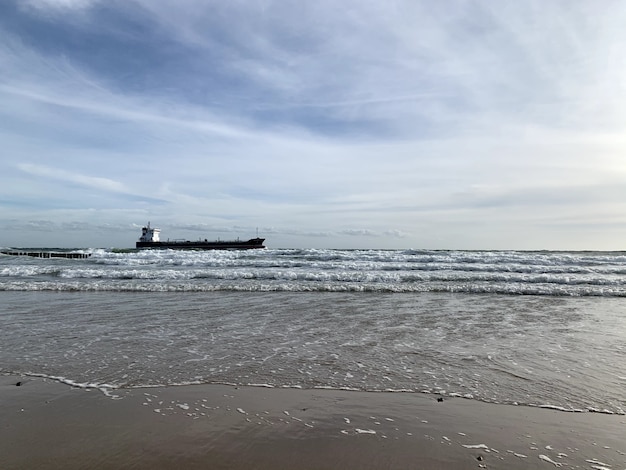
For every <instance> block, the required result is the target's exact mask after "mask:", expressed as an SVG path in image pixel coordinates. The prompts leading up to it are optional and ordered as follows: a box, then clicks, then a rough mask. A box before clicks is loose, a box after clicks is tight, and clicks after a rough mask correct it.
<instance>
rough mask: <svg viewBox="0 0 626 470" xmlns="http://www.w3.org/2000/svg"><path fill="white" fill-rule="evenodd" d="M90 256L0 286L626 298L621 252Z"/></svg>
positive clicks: (11, 267) (37, 266)
mask: <svg viewBox="0 0 626 470" xmlns="http://www.w3.org/2000/svg"><path fill="white" fill-rule="evenodd" d="M90 254H91V257H90V258H88V259H80V260H58V259H55V260H49V259H23V258H20V257H6V258H0V290H26V291H28V290H56V291H138V292H146V291H154V292H159V291H202V292H204V291H216V290H224V291H257V292H269V291H290V292H465V293H495V294H514V295H519V294H524V295H554V296H563V295H571V296H616V297H623V296H625V295H626V278H625V277H624V275H625V274H626V255H624V253H607V252H582V253H577V252H490V251H476V252H474V251H470V252H465V251H425V250H321V249H320V250H318V249H294V250H250V251H176V250H145V251H128V252H120V251H112V250H91V251H90ZM9 258H10V259H9Z"/></svg>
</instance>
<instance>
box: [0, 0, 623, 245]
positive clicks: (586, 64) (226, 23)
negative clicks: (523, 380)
mask: <svg viewBox="0 0 626 470" xmlns="http://www.w3.org/2000/svg"><path fill="white" fill-rule="evenodd" d="M624 20H626V6H625V5H623V4H622V3H620V2H613V1H610V2H607V3H606V4H605V5H604V6H603V8H598V7H597V6H596V5H592V4H590V3H588V2H584V1H573V2H568V3H567V4H564V3H561V2H550V3H546V2H542V1H538V0H536V1H535V0H524V1H520V2H505V3H502V2H490V1H480V0H476V1H471V2H467V1H461V0H458V1H456V0H453V1H450V2H444V3H433V2H426V1H402V0H399V1H395V2H382V1H376V0H366V1H362V0H359V1H357V0H348V1H347V2H341V3H337V2H331V1H329V0H321V1H319V2H314V3H310V2H309V3H302V2H300V3H298V2H283V1H281V2H278V1H272V0H268V1H263V2H243V1H232V2H212V3H211V4H207V3H206V2H204V1H201V0H180V1H168V0H129V1H127V2H102V1H95V0H94V1H88V0H73V1H72V0H58V1H53V0H39V1H35V0H29V1H23V2H17V1H9V2H4V3H3V4H2V5H0V67H2V70H3V74H2V76H0V99H1V100H2V103H3V106H2V107H1V108H0V138H1V139H2V141H3V158H2V159H0V171H1V173H0V200H3V201H6V203H4V204H2V203H0V220H5V221H8V220H23V221H24V223H27V220H31V219H32V220H38V221H41V220H49V219H51V218H59V217H62V218H63V219H64V220H65V221H66V222H67V223H79V224H94V222H93V221H91V220H90V219H91V218H94V217H98V218H103V217H105V218H106V219H107V220H106V221H103V222H106V223H107V224H109V225H108V226H115V227H132V224H133V223H137V222H139V223H141V222H142V221H143V219H146V220H148V219H149V220H153V221H154V222H155V223H157V222H156V221H157V220H160V221H161V223H160V224H161V225H164V226H165V225H166V224H169V225H170V226H171V228H172V229H174V228H176V227H179V228H180V229H181V230H183V227H185V226H187V227H188V228H189V227H193V226H197V227H206V228H207V229H213V230H216V231H219V230H232V231H234V232H238V231H239V232H241V235H243V236H245V235H246V233H245V232H247V231H249V230H253V229H254V228H255V227H257V226H258V227H266V229H267V230H268V231H271V233H272V234H273V237H274V239H275V240H277V242H276V243H278V244H284V245H289V246H295V245H307V244H316V243H320V240H325V241H324V243H325V244H327V245H329V246H333V244H334V245H335V246H344V245H345V246H356V245H357V244H358V243H359V240H361V241H362V242H363V243H362V244H367V243H388V244H389V246H390V247H391V246H401V245H402V246H418V245H423V246H430V247H432V246H435V247H450V246H458V247H476V246H478V245H481V246H480V247H487V248H489V247H499V246H500V245H499V244H501V243H511V244H514V245H516V246H519V247H526V246H527V245H526V243H527V240H530V239H531V237H524V236H523V235H521V234H522V233H524V231H532V232H533V233H535V236H533V237H532V240H533V243H534V244H536V243H539V241H541V240H545V244H544V245H543V246H541V247H558V246H557V245H559V243H561V242H562V241H563V240H568V243H569V246H575V245H576V243H577V242H576V234H575V233H572V231H571V230H570V229H569V228H568V229H563V231H561V232H558V230H557V229H556V228H554V227H551V228H550V230H547V231H546V230H545V227H546V221H547V220H550V219H552V220H561V218H564V220H565V219H567V218H568V217H574V218H575V219H576V221H577V223H578V221H579V222H580V224H583V225H584V221H585V220H587V221H588V229H589V231H592V230H593V229H592V227H596V226H598V227H599V226H603V227H605V226H607V225H606V224H608V226H613V227H615V226H619V223H617V222H616V225H611V224H612V222H611V221H612V220H616V219H613V218H611V217H610V214H611V213H614V214H617V213H621V212H623V210H624V209H625V207H624V203H622V202H621V201H623V200H624V198H623V196H624V194H623V191H622V190H621V188H622V187H626V185H625V183H626V166H624V164H623V151H624V149H625V148H626V141H625V138H624V137H623V135H624V134H623V129H624V126H625V124H626V112H625V111H624V110H625V109H626V108H625V107H624V106H623V105H624V103H625V102H626V89H625V88H624V87H623V85H622V82H623V80H622V77H623V75H624V72H626V64H625V63H624V61H623V59H622V57H623V56H624V54H623V52H624V45H625V44H626V33H624V32H623V23H624ZM46 195H48V196H46ZM50 195H53V196H50ZM53 200H54V201H53ZM38 201H41V202H38ZM52 202H54V204H52ZM94 211H96V213H94ZM576 211H579V213H584V214H585V215H584V216H582V218H578V217H576V216H575V214H576ZM594 213H595V214H605V216H603V217H600V218H598V217H596V216H594ZM137 219H140V220H139V221H138V220H137ZM13 226H16V225H15V224H13ZM42 226H43V227H45V224H44V225H42ZM565 226H568V227H571V225H568V224H566V223H565V222H564V227H565ZM55 227H56V229H57V230H60V226H59V225H56V226H55ZM267 227H269V228H267ZM189 230H191V229H189ZM620 230H621V229H619V230H618V229H616V231H615V232H611V233H607V234H606V235H605V236H604V238H603V237H602V236H600V235H599V236H598V237H596V238H595V240H596V242H594V243H597V244H598V245H597V247H598V248H602V247H604V246H606V247H609V245H611V244H613V245H611V247H614V244H617V243H618V242H619V241H620V240H622V239H623V235H626V234H625V233H623V232H622V231H620ZM503 233H504V234H508V235H506V236H503ZM392 234H395V235H393V236H392ZM207 235H210V234H207ZM543 236H545V238H542V237H543ZM133 239H134V236H133ZM373 240H374V241H375V242H374V241H373ZM581 240H583V239H581ZM602 240H605V241H602ZM588 241H589V238H588V237H587V238H584V243H587V242H588ZM0 243H1V242H0ZM581 243H583V241H581ZM533 247H537V246H535V245H533Z"/></svg>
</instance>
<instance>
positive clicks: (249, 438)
mask: <svg viewBox="0 0 626 470" xmlns="http://www.w3.org/2000/svg"><path fill="white" fill-rule="evenodd" d="M18 382H19V383H20V385H16V384H17V383H18ZM115 393H116V394H117V395H118V396H119V398H117V399H114V398H111V397H108V396H105V395H104V394H103V393H101V392H100V391H98V390H94V389H81V388H75V387H74V388H73V387H70V386H68V385H65V384H61V383H57V382H54V381H52V380H49V379H43V378H33V377H19V376H1V377H0V394H1V397H2V400H0V442H1V443H2V444H1V445H0V447H1V448H2V452H0V455H1V459H2V461H1V462H0V466H1V467H2V468H3V469H23V468H33V469H34V468H38V469H44V470H46V469H55V468H64V469H65V470H71V469H78V468H98V469H109V468H110V469H113V468H116V469H118V468H133V469H148V468H150V469H170V468H191V469H195V468H224V469H226V468H229V469H239V468H241V469H243V468H256V469H281V468H284V469H290V468H299V469H335V468H336V469H339V468H361V469H380V468H387V469H396V468H397V469H400V468H441V469H452V468H455V469H458V468H492V469H498V468H502V469H505V468H508V469H523V468H541V467H545V468H551V467H555V466H558V467H563V468H575V467H579V468H600V467H606V468H609V467H610V468H612V469H618V468H626V444H624V442H623V430H624V425H625V424H626V416H622V415H606V414H598V413H568V412H563V411H557V410H550V409H539V408H533V407H524V406H511V405H494V404H487V403H482V402H478V401H475V400H468V399H462V398H445V399H444V400H443V401H442V402H440V401H438V400H437V397H436V396H434V395H428V394H420V393H387V392H353V391H342V390H326V389H315V390H301V389H287V388H267V387H235V386H229V385H213V384H205V385H186V386H175V387H155V388H137V389H122V390H116V391H115ZM594 465H595V467H593V466H594Z"/></svg>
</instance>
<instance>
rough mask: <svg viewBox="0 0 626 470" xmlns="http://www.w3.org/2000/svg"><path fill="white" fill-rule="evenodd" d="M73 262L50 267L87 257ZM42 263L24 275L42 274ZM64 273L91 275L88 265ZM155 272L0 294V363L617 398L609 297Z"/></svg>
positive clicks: (516, 396) (148, 380) (284, 383)
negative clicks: (295, 285)
mask: <svg viewBox="0 0 626 470" xmlns="http://www.w3.org/2000/svg"><path fill="white" fill-rule="evenodd" d="M36 261H39V262H42V261H43V262H44V263H42V264H45V263H50V260H36ZM90 262H91V263H93V260H90ZM98 262H99V261H96V263H98ZM27 263H31V262H30V261H27ZM65 263H67V261H64V262H63V263H62V265H64V264H65ZM80 263H81V264H82V265H83V267H80V265H79V266H74V267H70V268H61V269H58V271H63V270H64V269H70V270H75V269H83V270H84V269H85V267H84V266H90V264H89V263H83V262H82V261H80ZM35 267H36V268H38V270H42V269H43V268H44V266H37V265H35ZM104 270H106V268H104ZM181 270H182V271H184V268H181ZM49 276H50V275H49V274H46V275H43V276H42V275H41V274H33V279H28V280H25V281H24V282H25V283H26V284H28V285H29V286H30V285H32V284H35V283H40V282H45V283H49V282H54V281H50V280H49ZM57 276H59V274H57ZM59 278H60V279H59V281H58V283H59V285H61V286H64V282H65V281H64V278H63V277H62V276H59ZM11 282H14V281H11ZM77 282H79V283H83V284H84V285H90V286H91V287H93V286H94V285H93V284H91V282H92V281H91V278H89V279H87V280H84V279H81V280H79V281H77ZM105 282H107V283H109V286H111V285H112V284H111V282H112V281H110V280H107V281H105ZM122 282H126V283H127V285H131V284H132V283H133V282H134V280H126V281H122ZM151 282H155V284H156V281H151ZM172 282H174V283H175V282H177V281H172ZM196 282H198V281H196ZM204 282H205V283H212V281H206V280H205V281H204ZM161 283H162V287H164V289H163V290H165V292H159V291H157V290H156V289H153V290H152V291H150V292H142V289H136V290H135V291H133V292H126V291H123V290H122V291H114V290H111V291H105V292H98V291H96V289H93V288H92V289H83V288H78V289H75V290H72V291H67V290H64V289H63V288H61V289H59V290H60V291H50V290H45V291H41V290H30V289H26V290H6V291H4V292H0V302H1V304H0V373H3V374H32V375H41V376H46V377H54V378H56V379H57V380H61V381H64V382H67V383H72V384H74V385H77V386H83V387H97V388H100V389H102V390H103V391H105V392H106V393H113V392H114V391H115V389H118V388H125V387H144V386H154V385H173V384H190V383H230V384H241V385H262V386H273V387H302V388H316V387H322V388H335V389H358V390H367V391H385V390H388V391H398V392H400V391H403V392H417V393H422V392H425V393H437V394H442V395H452V396H462V397H466V398H470V399H476V400H482V401H487V402H495V403H516V404H520V405H536V406H549V407H555V408H559V409H564V410H595V411H605V412H611V413H623V412H624V409H626V360H625V359H626V347H625V346H624V344H625V342H624V338H625V337H626V315H624V313H625V309H626V299H624V298H622V297H601V296H592V297H577V296H571V295H570V296H562V295H552V296H544V295H504V294H471V293H451V292H415V291H409V292H400V293H390V292H376V291H374V292H371V291H370V292H367V291H366V292H332V291H331V292H328V291H306V290H304V289H300V290H296V291H289V290H282V291H268V292H259V291H258V290H238V289H235V290H228V289H226V290H209V289H207V290H206V291H202V290H199V289H196V290H195V291H193V292H177V291H173V292H168V290H169V289H167V287H168V285H169V284H168V282H165V281H161ZM163 284H164V285H163Z"/></svg>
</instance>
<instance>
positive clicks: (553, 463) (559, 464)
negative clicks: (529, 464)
mask: <svg viewBox="0 0 626 470" xmlns="http://www.w3.org/2000/svg"><path fill="white" fill-rule="evenodd" d="M539 458H540V459H541V460H543V461H544V462H548V463H551V464H552V465H554V466H555V467H561V466H562V465H563V464H562V463H559V462H555V461H554V460H552V459H551V458H550V457H548V456H547V455H544V454H539Z"/></svg>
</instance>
